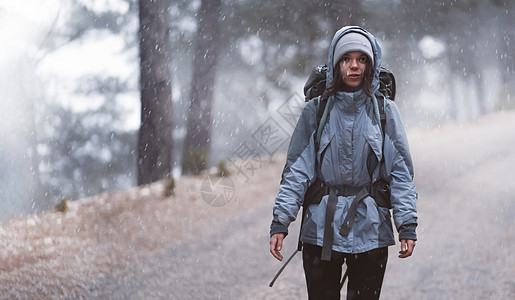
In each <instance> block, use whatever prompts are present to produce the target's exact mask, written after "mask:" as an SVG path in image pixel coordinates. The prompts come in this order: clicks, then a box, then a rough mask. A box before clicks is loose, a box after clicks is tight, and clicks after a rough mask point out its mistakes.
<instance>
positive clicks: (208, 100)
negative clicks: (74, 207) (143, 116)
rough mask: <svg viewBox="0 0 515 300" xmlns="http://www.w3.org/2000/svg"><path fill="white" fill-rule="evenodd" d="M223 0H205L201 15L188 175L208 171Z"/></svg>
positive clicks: (186, 152)
mask: <svg viewBox="0 0 515 300" xmlns="http://www.w3.org/2000/svg"><path fill="white" fill-rule="evenodd" d="M221 6H222V2H221V0H203V1H202V4H201V6H200V9H199V11H198V13H197V24H198V29H197V35H196V39H195V43H196V46H195V47H196V48H195V53H194V58H193V75H192V80H191V95H190V96H191V99H190V101H191V102H190V105H189V108H188V125H187V134H186V139H185V142H184V152H183V156H182V168H183V172H184V173H185V174H199V173H200V172H201V171H202V170H204V169H205V168H206V164H207V158H208V155H209V144H210V140H211V120H212V118H211V108H212V105H213V98H214V87H215V75H216V64H217V61H218V53H219V45H218V40H219V20H218V17H219V16H220V14H221Z"/></svg>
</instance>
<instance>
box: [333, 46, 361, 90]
mask: <svg viewBox="0 0 515 300" xmlns="http://www.w3.org/2000/svg"><path fill="white" fill-rule="evenodd" d="M367 60H368V56H367V55H366V54H365V53H363V52H360V51H351V52H347V53H345V54H344V55H343V56H342V58H341V59H340V62H339V64H340V71H341V72H342V73H341V75H342V78H343V83H345V84H346V85H347V86H349V87H353V88H354V87H359V86H360V85H361V84H362V83H363V80H364V78H365V69H366V67H367Z"/></svg>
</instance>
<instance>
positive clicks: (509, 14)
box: [0, 0, 515, 221]
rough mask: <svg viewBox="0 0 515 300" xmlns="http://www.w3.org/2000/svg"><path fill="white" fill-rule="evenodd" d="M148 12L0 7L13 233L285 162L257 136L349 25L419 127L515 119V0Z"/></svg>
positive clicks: (198, 1) (106, 4)
mask: <svg viewBox="0 0 515 300" xmlns="http://www.w3.org/2000/svg"><path fill="white" fill-rule="evenodd" d="M140 2H141V3H144V4H139V3H138V1H136V0H66V1H64V0H62V1H61V0H45V1H43V0H22V1H8V0H0V45H2V48H1V50H0V51H1V52H0V205H1V206H2V212H1V213H0V221H5V220H7V219H10V218H13V217H16V216H20V215H24V214H28V213H34V212H39V211H41V210H45V209H49V208H52V207H53V206H54V205H55V204H56V203H57V202H58V201H60V200H61V199H63V198H66V199H69V200H75V199H80V198H83V197H87V196H91V195H95V194H99V193H102V192H109V191H113V190H118V189H125V188H128V187H131V186H135V185H142V184H146V183H150V182H152V181H155V180H159V179H162V178H165V177H167V176H168V177H175V178H177V177H179V176H181V175H182V174H188V175H195V174H200V173H201V172H203V171H204V170H205V169H207V168H210V167H212V166H216V165H217V164H219V163H220V162H223V161H227V162H231V161H232V159H234V157H235V155H236V156H237V154H238V153H236V152H235V151H234V149H239V148H241V145H242V144H245V145H247V144H248V146H249V149H250V150H249V151H250V152H251V153H252V154H253V155H254V154H256V155H268V154H270V153H269V151H266V150H267V149H263V147H259V145H258V144H259V141H256V140H249V138H248V137H249V136H251V135H253V133H255V132H256V130H258V129H259V128H260V126H262V125H263V124H267V120H269V119H270V118H271V117H273V116H276V115H277V114H280V113H281V112H280V109H281V108H282V107H284V104H285V103H288V101H290V102H291V101H292V99H293V103H297V104H296V105H298V104H299V103H302V101H303V94H302V87H303V85H304V82H305V80H306V79H307V77H308V76H309V73H310V72H311V69H312V68H313V67H314V66H316V65H320V64H324V63H325V62H326V59H327V49H328V46H329V43H330V41H331V39H332V36H333V34H334V32H335V31H336V30H338V29H339V28H341V27H342V26H345V25H361V26H363V27H365V28H366V29H367V30H369V31H370V32H372V33H373V34H374V35H375V36H376V37H377V38H378V40H379V42H380V44H381V45H382V47H383V66H385V67H386V68H388V69H390V70H391V71H393V72H394V74H395V75H396V78H397V92H398V94H397V99H396V102H397V104H398V105H399V107H400V110H401V113H402V115H403V120H404V123H405V125H406V127H407V128H408V130H409V129H414V128H431V127H439V126H442V125H443V124H446V123H450V122H469V121H471V120H474V119H476V118H479V117H480V116H482V115H486V114H491V113H494V112H498V111H500V110H507V109H513V108H514V107H515V103H514V100H513V98H511V95H513V94H514V93H515V58H514V57H513V55H512V53H513V52H514V50H515V31H514V30H513V29H514V28H515V26H514V25H515V20H514V18H513V10H514V6H515V3H514V2H513V1H502V0H488V1H479V0H454V1H451V0H449V1H415V0H367V1H314V0H309V1H308V0H296V1H293V0H291V1H272V0H265V1H250V0H223V1H221V0H195V1H191V0H175V1H156V2H150V1H140ZM145 3H146V4H145ZM297 112H298V110H297ZM274 120H275V122H276V125H277V126H279V127H280V128H281V129H282V131H284V132H287V133H291V131H292V130H293V127H292V126H291V124H289V123H288V122H287V121H286V119H285V118H275V119H274ZM286 147H287V143H281V144H280V145H279V147H277V148H274V151H283V150H285V149H286ZM240 154H241V153H240ZM248 155H250V154H248ZM240 156H241V155H240ZM240 158H241V157H240Z"/></svg>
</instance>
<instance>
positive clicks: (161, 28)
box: [138, 0, 173, 185]
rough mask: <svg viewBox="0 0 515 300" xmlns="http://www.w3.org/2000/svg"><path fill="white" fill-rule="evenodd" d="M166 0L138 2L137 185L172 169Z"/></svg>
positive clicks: (157, 178)
mask: <svg viewBox="0 0 515 300" xmlns="http://www.w3.org/2000/svg"><path fill="white" fill-rule="evenodd" d="M167 9H168V1H163V0H159V1H146V0H140V1H139V20H140V28H139V42H140V45H139V49H140V89H141V125H140V130H139V136H138V138H139V139H138V185H142V184H147V183H151V182H154V181H156V180H160V179H163V177H165V176H167V175H169V174H170V173H171V170H172V164H173V161H172V146H173V141H172V129H173V127H172V88H171V71H170V60H171V46H170V41H169V32H170V26H169V23H168V10H167Z"/></svg>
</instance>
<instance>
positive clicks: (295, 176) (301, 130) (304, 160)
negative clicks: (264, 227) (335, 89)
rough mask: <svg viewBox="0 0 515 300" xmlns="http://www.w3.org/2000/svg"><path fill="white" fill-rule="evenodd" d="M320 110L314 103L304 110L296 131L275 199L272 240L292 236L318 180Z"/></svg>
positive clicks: (271, 227) (310, 103)
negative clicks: (292, 226) (306, 197)
mask: <svg viewBox="0 0 515 300" xmlns="http://www.w3.org/2000/svg"><path fill="white" fill-rule="evenodd" d="M316 110H317V107H316V105H315V104H314V103H313V101H310V102H309V103H308V104H307V105H306V106H305V107H304V109H303V110H302V113H301V115H300V117H299V120H298V122H297V125H296V127H295V130H294V131H293V134H292V137H291V140H290V145H289V147H288V155H287V158H286V165H285V167H284V170H283V173H282V178H281V185H280V187H279V192H278V193H277V197H276V198H275V205H274V208H273V220H272V224H271V226H270V235H271V236H272V235H274V234H276V233H285V234H288V226H289V225H290V223H291V222H293V221H295V219H296V218H297V214H298V212H299V209H300V207H301V206H302V203H303V202H304V195H305V193H306V190H307V188H308V186H309V185H310V184H311V183H312V181H313V179H314V177H315V157H316V156H315V144H314V133H315V130H316V128H317V124H316V114H317V112H316Z"/></svg>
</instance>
